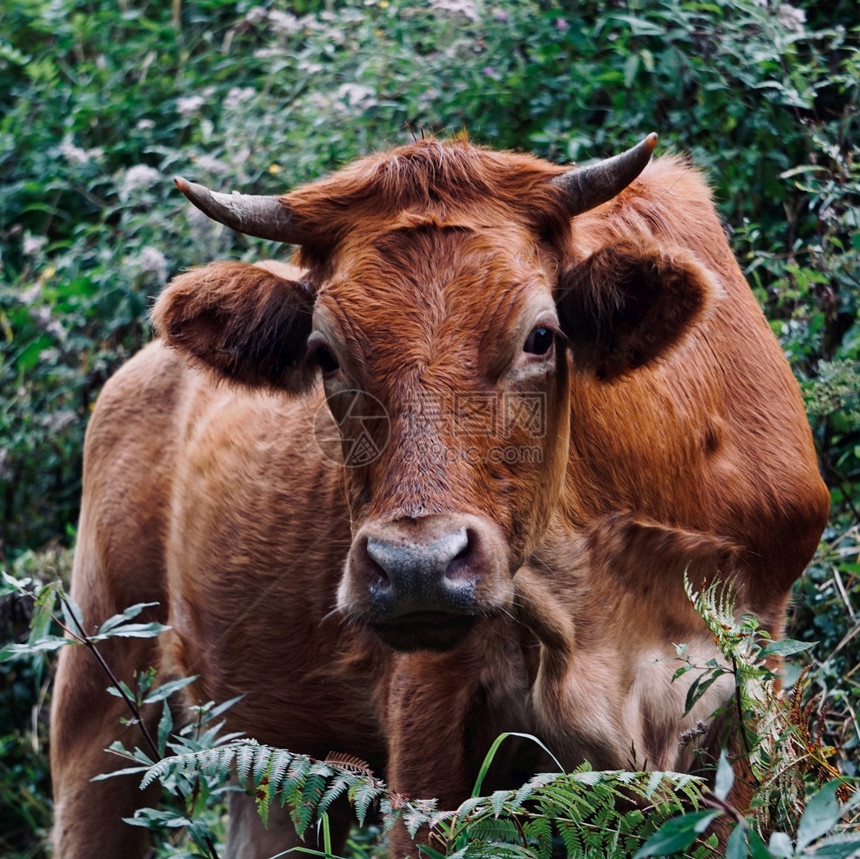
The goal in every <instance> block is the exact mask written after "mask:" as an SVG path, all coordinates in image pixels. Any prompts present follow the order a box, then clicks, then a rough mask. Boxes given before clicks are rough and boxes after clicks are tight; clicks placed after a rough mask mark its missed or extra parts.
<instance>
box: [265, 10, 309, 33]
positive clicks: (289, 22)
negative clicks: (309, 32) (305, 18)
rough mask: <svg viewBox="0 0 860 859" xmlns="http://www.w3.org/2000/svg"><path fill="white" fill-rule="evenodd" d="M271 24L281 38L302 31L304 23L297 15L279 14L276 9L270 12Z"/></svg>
mask: <svg viewBox="0 0 860 859" xmlns="http://www.w3.org/2000/svg"><path fill="white" fill-rule="evenodd" d="M269 23H270V24H271V25H272V29H273V30H274V31H275V32H276V33H278V34H279V35H281V36H292V35H293V34H294V33H298V32H299V31H300V30H301V29H302V22H301V21H300V20H299V19H298V18H297V17H296V16H295V15H292V14H291V13H289V12H278V11H276V10H275V9H272V10H271V11H270V12H269Z"/></svg>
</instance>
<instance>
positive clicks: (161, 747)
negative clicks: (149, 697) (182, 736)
mask: <svg viewBox="0 0 860 859" xmlns="http://www.w3.org/2000/svg"><path fill="white" fill-rule="evenodd" d="M171 733H173V714H172V713H171V712H170V705H169V704H168V703H167V701H166V700H165V701H164V703H163V704H162V707H161V718H160V719H159V720H158V738H157V742H158V753H159V755H161V756H162V757H164V752H165V749H166V748H167V740H168V738H169V737H170V735H171Z"/></svg>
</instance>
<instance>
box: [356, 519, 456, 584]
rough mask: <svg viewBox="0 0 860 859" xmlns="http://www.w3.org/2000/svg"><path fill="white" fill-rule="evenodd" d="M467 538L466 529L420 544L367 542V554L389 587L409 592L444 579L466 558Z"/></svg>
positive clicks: (381, 541) (382, 541)
mask: <svg viewBox="0 0 860 859" xmlns="http://www.w3.org/2000/svg"><path fill="white" fill-rule="evenodd" d="M468 547H469V535H468V533H467V531H466V529H465V528H460V529H459V530H457V531H455V532H454V533H452V534H445V535H444V536H442V537H440V538H439V539H437V540H433V541H431V542H429V543H423V544H420V543H419V544H409V543H405V544H404V543H399V544H398V543H387V542H386V541H385V540H379V539H377V538H376V537H368V538H367V554H368V555H370V557H371V558H372V559H373V560H374V561H375V562H376V563H377V564H379V566H380V567H382V570H383V572H384V573H385V574H386V576H388V579H389V581H390V582H391V584H392V585H395V586H399V587H402V588H409V587H412V586H413V585H414V583H416V582H420V581H424V580H427V581H433V580H435V579H436V578H438V577H439V576H443V577H444V576H445V575H446V573H447V572H448V570H449V569H450V567H451V565H452V563H453V562H454V561H456V560H458V559H462V557H463V556H465V554H466V551H467V549H468Z"/></svg>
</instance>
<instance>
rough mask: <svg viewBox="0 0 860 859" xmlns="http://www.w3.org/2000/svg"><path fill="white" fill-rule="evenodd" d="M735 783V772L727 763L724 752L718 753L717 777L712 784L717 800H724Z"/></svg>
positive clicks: (726, 756)
mask: <svg viewBox="0 0 860 859" xmlns="http://www.w3.org/2000/svg"><path fill="white" fill-rule="evenodd" d="M734 783H735V772H734V770H733V769H732V765H731V763H730V762H729V758H728V755H727V754H726V750H725V749H723V750H722V751H721V752H720V760H719V763H718V764H717V777H716V781H715V783H714V794H715V796H716V797H717V799H721V800H724V801H725V799H726V797H728V795H729V791H730V790H731V789H732V785H733V784H734Z"/></svg>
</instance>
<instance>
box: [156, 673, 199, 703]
mask: <svg viewBox="0 0 860 859" xmlns="http://www.w3.org/2000/svg"><path fill="white" fill-rule="evenodd" d="M196 679H197V675H196V674H193V675H191V676H190V677H180V678H179V679H178V680H171V681H170V682H168V683H164V684H162V685H161V686H159V687H158V688H157V689H154V690H153V691H152V692H150V693H149V694H148V695H147V696H146V697H145V698H144V699H143V703H144V704H155V703H157V702H158V701H164V700H165V699H167V698H169V697H170V696H171V695H173V694H174V693H176V692H178V691H179V690H180V689H184V688H185V687H186V686H188V684H189V683H193V682H194V681H195V680H196Z"/></svg>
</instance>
